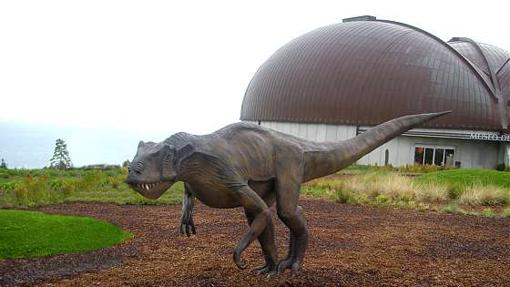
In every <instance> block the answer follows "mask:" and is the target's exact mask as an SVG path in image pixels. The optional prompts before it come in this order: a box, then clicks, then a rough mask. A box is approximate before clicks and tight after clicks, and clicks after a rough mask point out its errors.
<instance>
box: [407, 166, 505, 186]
mask: <svg viewBox="0 0 510 287" xmlns="http://www.w3.org/2000/svg"><path fill="white" fill-rule="evenodd" d="M415 180H416V182H418V183H437V184H447V185H458V186H472V185H494V186H498V187H503V188H510V173H509V172H506V171H497V170H487V169H452V170H444V171H437V172H431V173H427V174H423V175H421V176H419V177H417V178H416V179H415Z"/></svg>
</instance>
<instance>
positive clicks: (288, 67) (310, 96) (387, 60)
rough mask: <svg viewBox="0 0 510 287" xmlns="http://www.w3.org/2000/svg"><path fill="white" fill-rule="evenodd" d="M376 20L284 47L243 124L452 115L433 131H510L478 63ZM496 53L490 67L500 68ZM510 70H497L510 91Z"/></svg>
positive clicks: (255, 91) (263, 75) (258, 79)
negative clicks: (425, 114) (434, 113)
mask: <svg viewBox="0 0 510 287" xmlns="http://www.w3.org/2000/svg"><path fill="white" fill-rule="evenodd" d="M374 19H375V18H369V20H368V21H352V22H347V23H340V24H335V25H330V26H326V27H322V28H319V29H316V30H314V31H311V32H309V33H307V34H304V35H303V36H301V37H298V38H296V39H294V40H292V41H291V42H289V43H288V44H286V45H284V46H283V47H281V48H280V49H279V50H277V51H276V52H275V53H274V54H273V55H272V56H271V57H270V58H269V59H268V60H267V61H266V62H265V63H264V64H262V66H261V67H260V68H259V69H258V71H257V72H256V74H255V75H254V77H253V79H252V80H251V82H250V84H249V86H248V88H247V90H246V94H245V97H244V100H243V105H242V108H241V120H262V121H287V122H308V123H325V124H350V125H375V124H379V123H381V122H383V121H386V120H388V119H391V118H394V117H398V116H401V115H405V114H414V113H421V112H437V111H444V110H452V111H453V113H452V114H450V115H447V116H445V117H442V118H439V119H437V120H434V121H432V122H430V123H428V124H427V125H426V126H427V127H433V128H451V129H453V128H455V129H481V130H504V129H506V128H507V126H505V122H506V123H507V122H508V115H507V114H508V113H507V112H508V106H505V111H502V110H501V109H500V108H501V105H498V102H501V101H500V100H499V99H498V97H499V96H498V94H497V93H496V90H495V88H494V85H493V83H492V81H491V78H490V76H487V74H485V73H484V72H483V71H484V66H483V65H481V64H480V62H479V61H478V60H479V59H478V58H477V59H476V60H475V58H470V57H469V55H468V53H467V52H465V51H464V50H462V49H459V47H456V46H455V44H452V46H450V45H449V44H447V43H445V42H444V41H442V40H440V39H439V38H437V37H435V36H433V35H431V34H429V33H427V32H425V31H423V30H420V29H418V28H416V27H412V26H409V25H406V24H402V23H397V22H391V21H381V20H374ZM496 50H497V49H493V50H491V51H493V52H491V53H487V54H488V55H489V54H490V55H491V56H487V57H488V58H489V59H490V60H488V61H489V64H487V65H496V64H494V63H497V64H501V62H502V60H501V59H503V58H504V57H502V56H501V53H502V52H500V51H502V50H500V49H499V50H497V51H496ZM494 51H495V52H494ZM507 54H508V53H507ZM492 55H493V56H492ZM509 65H510V64H508V61H507V62H506V64H504V63H503V64H502V65H500V66H501V67H500V70H499V72H497V74H498V75H499V76H500V77H506V78H504V79H503V81H501V80H500V81H499V83H500V90H502V91H503V90H505V91H508V90H509V89H510V84H509V83H508V82H509V81H508V75H510V67H509ZM496 66H497V65H496ZM503 112H504V113H505V115H503ZM501 115H503V117H504V118H505V121H502V120H501V118H502V117H501Z"/></svg>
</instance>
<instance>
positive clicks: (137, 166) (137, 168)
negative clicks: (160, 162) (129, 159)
mask: <svg viewBox="0 0 510 287" xmlns="http://www.w3.org/2000/svg"><path fill="white" fill-rule="evenodd" d="M142 170H143V163H142V162H141V161H137V162H135V163H132V164H130V165H129V167H128V171H129V172H134V173H136V174H141V173H142Z"/></svg>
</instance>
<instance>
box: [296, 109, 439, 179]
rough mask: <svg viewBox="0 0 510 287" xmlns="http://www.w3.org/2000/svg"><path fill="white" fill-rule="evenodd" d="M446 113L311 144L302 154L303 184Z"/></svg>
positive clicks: (392, 122)
mask: <svg viewBox="0 0 510 287" xmlns="http://www.w3.org/2000/svg"><path fill="white" fill-rule="evenodd" d="M447 113H449V112H441V113H430V114H418V115H411V116H403V117H400V118H396V119H393V120H390V121H388V122H385V123H382V124H380V125H378V126H376V127H373V128H371V129H369V130H367V131H366V132H365V133H363V134H361V135H358V136H356V137H354V138H351V139H348V140H345V141H342V142H333V143H314V144H311V145H310V147H309V148H308V150H306V151H305V154H304V160H305V172H304V179H303V182H306V181H309V180H312V179H314V178H319V177H323V176H326V175H329V174H332V173H335V172H337V171H339V170H341V169H342V168H345V167H347V166H349V165H350V164H352V163H354V162H356V161H357V160H358V159H360V158H361V157H363V156H364V155H366V154H367V153H369V152H371V151H372V150H374V149H376V148H377V147H379V146H381V145H382V144H384V143H386V142H387V141H389V140H391V139H393V138H395V137H397V136H399V135H401V134H402V133H404V132H406V131H408V130H409V129H412V128H414V127H416V126H419V125H420V124H422V123H424V122H427V121H429V120H431V119H434V118H436V117H439V116H442V115H444V114H447Z"/></svg>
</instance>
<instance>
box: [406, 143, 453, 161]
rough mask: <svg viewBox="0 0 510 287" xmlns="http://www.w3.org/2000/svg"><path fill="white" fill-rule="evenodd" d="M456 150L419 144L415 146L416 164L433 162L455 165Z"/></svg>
mask: <svg viewBox="0 0 510 287" xmlns="http://www.w3.org/2000/svg"><path fill="white" fill-rule="evenodd" d="M454 154H455V150H454V149H453V148H445V147H434V146H417V147H415V148H414V164H433V165H438V166H443V165H447V166H453V165H454V164H455V162H454Z"/></svg>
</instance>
